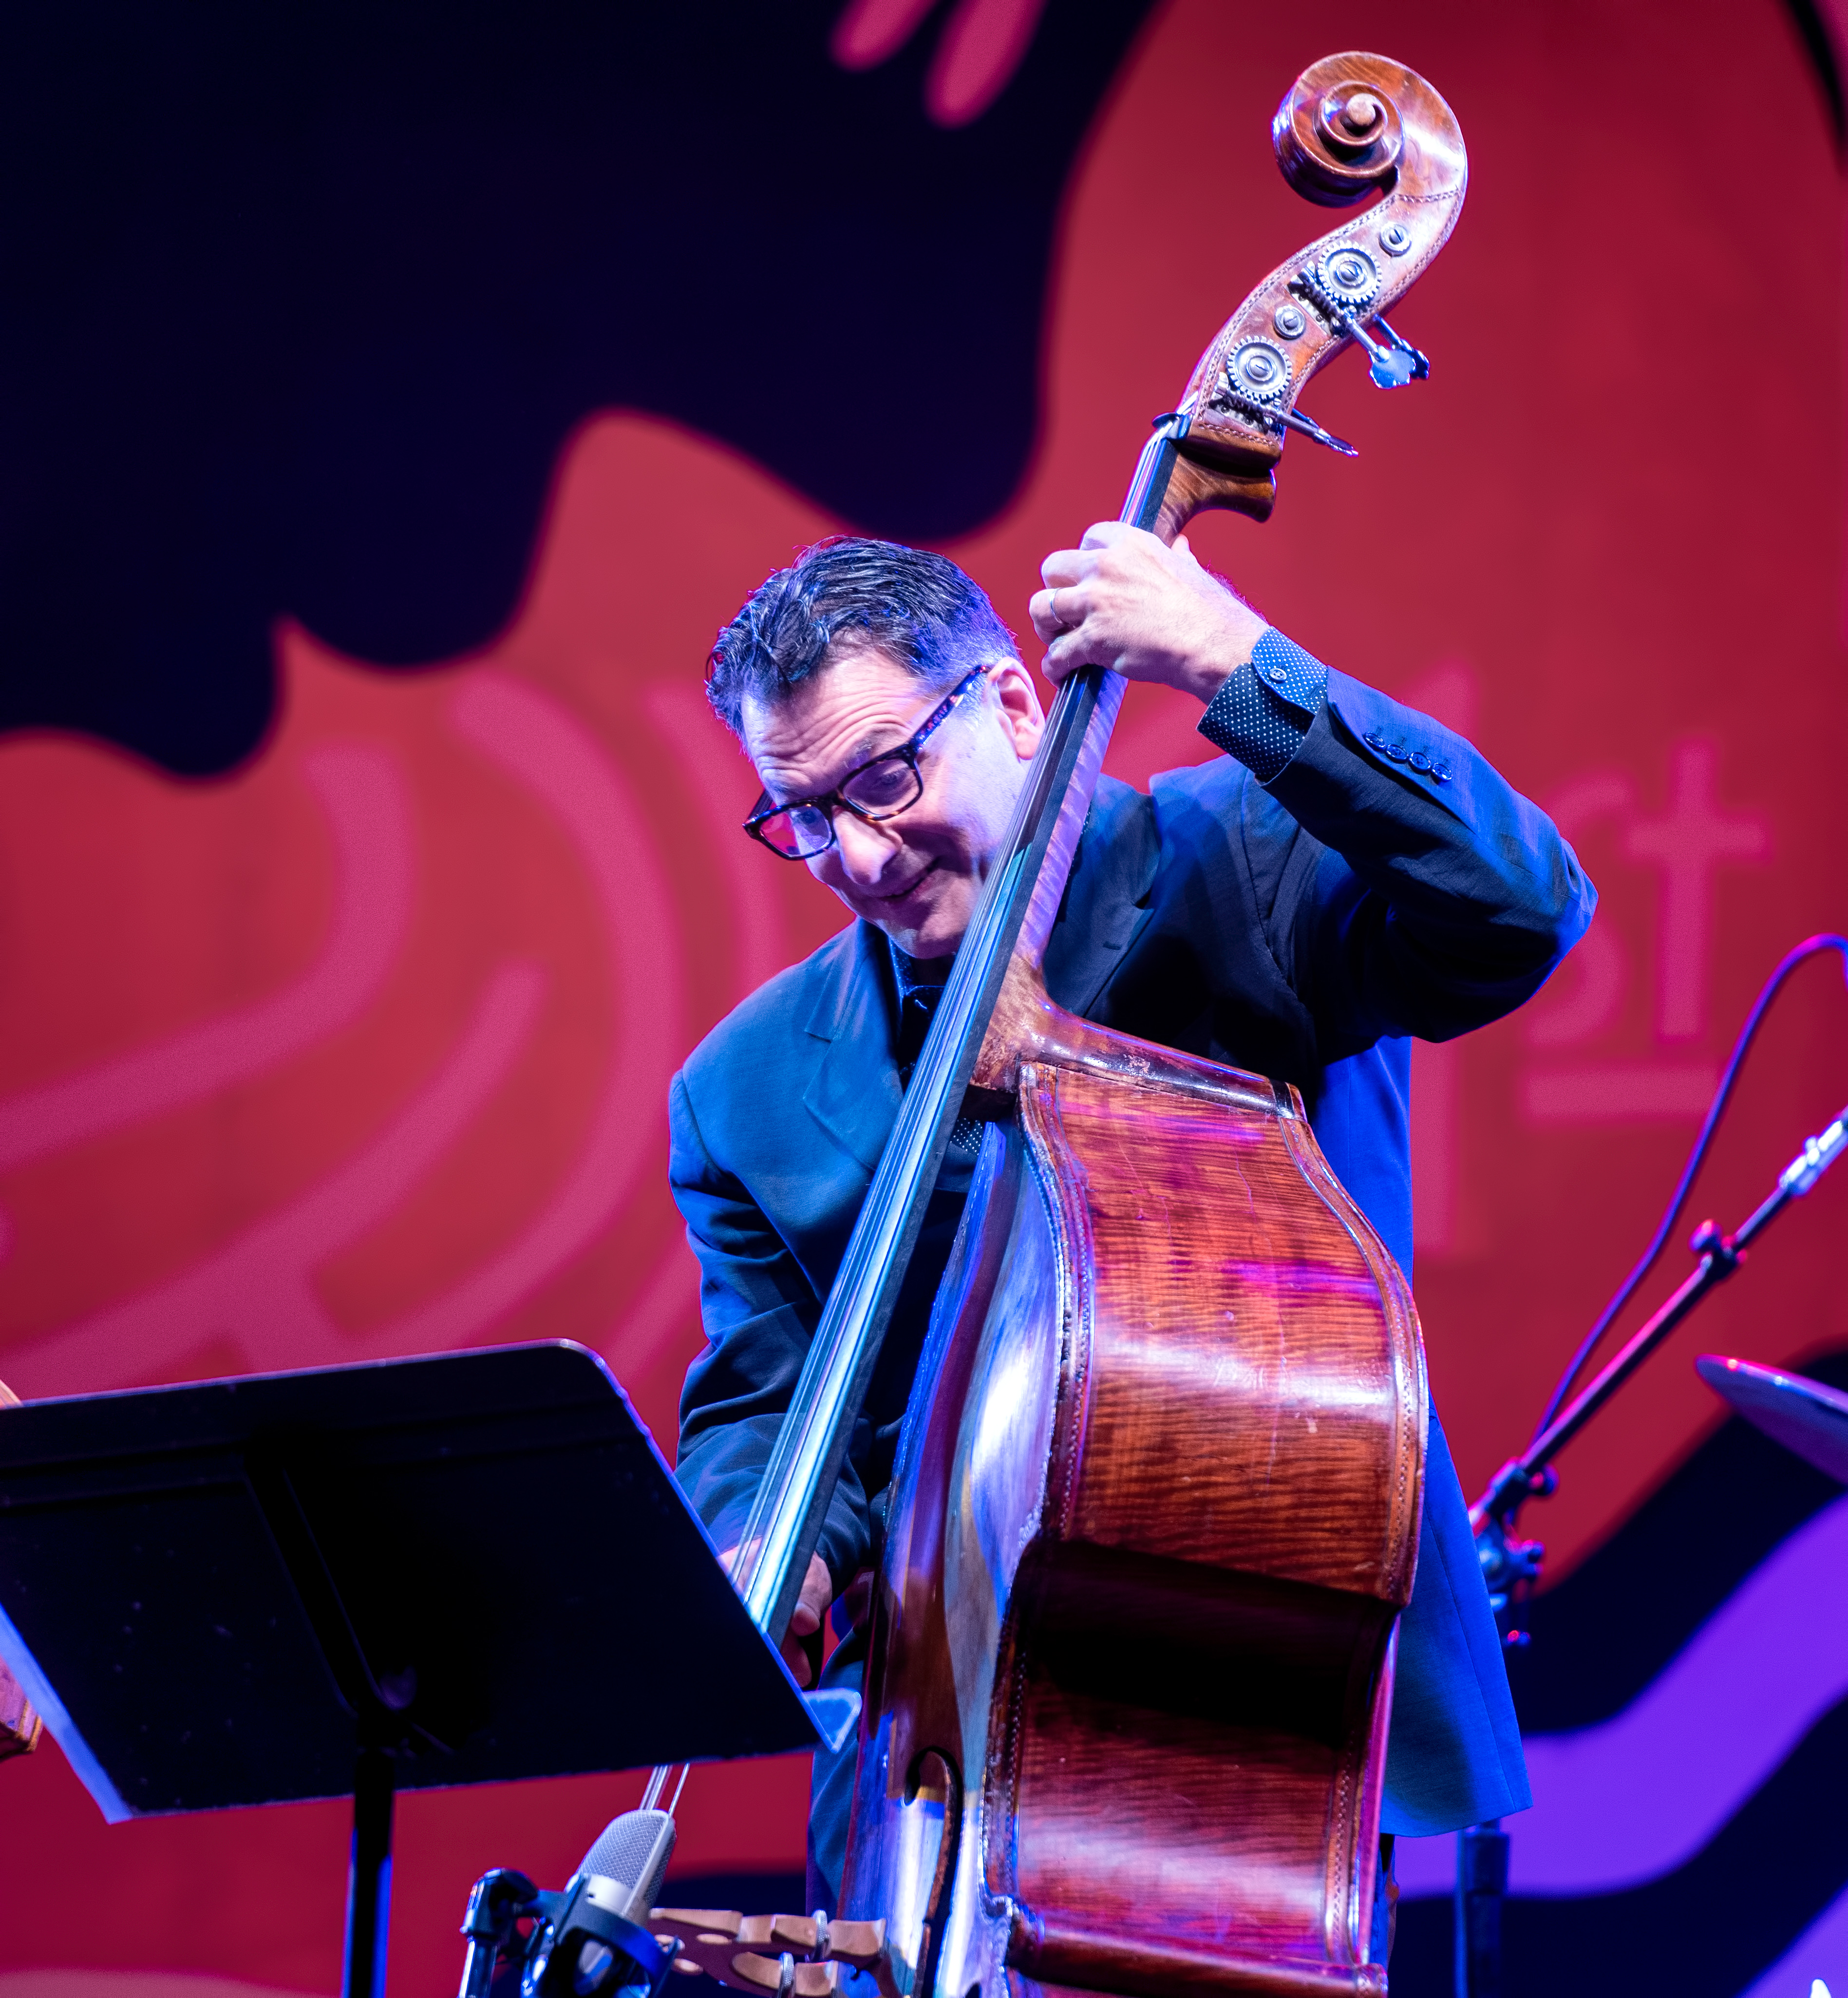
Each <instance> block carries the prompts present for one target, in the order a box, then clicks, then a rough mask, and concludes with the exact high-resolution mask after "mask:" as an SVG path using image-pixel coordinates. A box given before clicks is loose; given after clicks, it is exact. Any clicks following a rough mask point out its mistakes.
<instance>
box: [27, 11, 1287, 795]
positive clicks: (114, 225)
mask: <svg viewBox="0 0 1848 1998" xmlns="http://www.w3.org/2000/svg"><path fill="white" fill-rule="evenodd" d="M840 4H841V0H788V4H785V5H779V6H776V7H765V6H763V5H758V4H752V0H718V4H716V5H709V6H704V7H697V8H694V7H678V6H672V5H655V6H652V7H650V8H648V9H642V8H641V7H613V6H610V5H596V4H579V5H537V6H530V7H521V8H509V7H498V8H490V7H486V6H483V5H479V4H476V5H466V4H465V5H461V6H457V5H447V6H443V7H438V6H437V5H434V0H413V4H409V5H397V6H385V7H381V6H379V5H376V4H364V5H361V4H360V0H330V4H329V5H323V6H321V7H318V8H315V9H291V10H286V11H285V10H284V9H279V8H271V9H251V8H249V7H248V6H244V5H231V4H230V0H206V4H203V5H198V6H194V7H185V8H182V7H178V6H173V5H168V6H165V7H161V8H158V9H150V8H145V7H133V6H130V5H126V4H125V0H100V4H98V5H92V6H90V7H88V8H63V7H54V8H41V9H29V8H17V9H12V10H10V12H9V17H8V19H7V20H6V22H5V27H4V30H3V31H0V75H3V76H4V78H5V85H4V97H3V98H0V105H3V116H0V181H3V184H4V185H5V187H6V188H7V189H8V192H9V199H8V201H7V202H6V204H5V209H4V210H3V211H0V253H3V255H4V268H5V295H6V302H5V309H4V314H3V316H0V383H3V384H4V387H3V388H0V728H19V727H21V726H23V725H28V724H51V725H57V726H63V727H67V728H78V729H82V730H86V731H90V732H92V733H93V734H95V735H101V736H103V737H105V738H109V739H110V740H112V741H116V742H118V743H120V744H123V745H125V746H126V747H128V748H133V749H134V750H136V751H139V752H140V753H141V754H143V755H146V756H148V757H150V758H153V759H155V760H156V761H157V762H160V763H162V764H164V765H165V766H167V767H168V769H171V770H174V771H176V772H181V773H213V772H217V771H221V770H223V769H226V768H227V767H229V766H230V765H231V764H233V762H236V761H237V759H239V758H240V757H242V756H243V755H246V754H247V752H249V751H250V748H252V747H253V745H254V744H255V743H256V742H257V740H258V738H259V737H260V735H261V732H262V731H263V729H264V726H265V724H266V723H267V721H268V717H269V714H270V710H271V700H272V689H271V638H270V634H271V627H272V622H273V620H274V619H275V617H277V616H278V614H282V613H285V612H286V613H288V614H292V615H294V616H295V617H299V618H300V619H302V621H303V622H304V623H305V624H306V625H307V626H308V627H309V628H310V629H311V630H312V631H314V632H315V633H316V634H317V635H319V636H320V637H321V638H324V639H326V640H327V641H330V643H332V644H333V645H336V646H337V647H339V648H342V649H343V650H345V651H347V652H351V653H353V654H354V655H358V657H360V658H362V659H367V660H369V661H373V662H378V663H379V664H381V665H416V664H419V663H423V662H429V661H431V660H435V659H443V658H445V657H448V656H451V655H454V654H456V653H457V652H462V651H465V650H467V649H468V648H471V647H474V646H477V645H481V644H482V643H483V642H485V641H487V640H488V639H489V638H492V635H493V634H494V633H495V632H496V631H497V630H498V629H499V627H501V626H502V625H503V624H504V623H505V621H506V619H507V617H509V614H510V613H511V611H512V610H513V607H514V604H515V602H516V598H517V596H518V593H519V590H520V585H521V582H522V581H523V578H524V576H525V574H526V572H527V566H528V564H529V562H530V558H531V554H532V550H533V544H534V531H535V529H536V527H537V523H538V520H539V515H540V511H541V506H542V504H543V502H544V495H545V493H546V489H547V483H548V481H549V479H550V478H551V474H552V472H553V468H554V465H555V463H556V461H557V459H558V453H559V450H560V448H561V445H562V444H564V442H565V440H566V439H567V437H568V436H569V434H570V433H571V431H572V429H573V428H574V427H575V426H576V425H577V424H579V423H580V422H582V420H584V418H585V417H587V416H588V415H589V414H590V413H592V412H593V411H595V410H599V409H605V408H609V407H612V406H628V407H632V408H638V409H643V410H653V411H656V412H658V413H662V414H664V415H667V416H670V417H677V418H679V419H682V420H684V421H686V422H687V423H691V424H695V425H697V426H698V427H699V428H700V429H701V430H704V431H706V432H708V433H710V434H714V435H717V436H718V437H723V438H724V439H727V440H728V441H731V443H733V444H736V445H737V446H738V447H739V448H741V449H742V450H744V451H747V452H748V453H749V454H751V455H752V456H753V457H754V458H757V459H758V461H761V462H762V463H763V464H765V465H768V466H769V468H771V469H772V471H774V472H777V473H779V474H780V475H782V477H783V478H785V479H788V480H789V481H790V482H792V483H793V484H794V485H796V486H798V487H800V489H802V490H803V491H804V492H806V493H808V494H810V496H813V498H814V499H816V500H818V501H819V502H820V503H821V504H822V505H823V506H826V507H827V508H829V509H831V510H834V511H835V512H837V513H839V514H840V515H841V516H842V517H844V518H845V519H847V520H850V521H851V522H853V523H854V524H856V525H858V526H860V527H865V528H867V529H870V530H872V531H875V532H879V533H885V534H893V535H896V536H901V537H906V538H919V539H922V538H941V537H943V536H946V535H948V534H953V533H956V532H959V531H962V530H964V529H966V528H969V527H972V526H973V525H975V524H976V523H978V522H979V521H980V520H983V519H984V518H986V517H988V516H990V514H992V513H994V512H995V511H996V510H997V509H998V508H1000V506H1002V505H1003V503H1005V501H1006V500H1007V496H1008V495H1009V493H1010V491H1011V490H1012V489H1013V487H1014V484H1015V482H1016V481H1017V479H1018V477H1019V475H1020V474H1021V470H1022V468H1023V467H1024V463H1025V461H1026V457H1027V453H1028V449H1029V448H1030V445H1031V440H1032V435H1033V432H1034V428H1035V422H1036V419H1037V413H1038V412H1037V399H1038V379H1037V378H1038V359H1039V345H1040V322H1041V307H1042V301H1043V296H1044V291H1045V278H1046V273H1047V268H1048V260H1049V254H1050V250H1051V244H1052V230H1053V225H1054V221H1055V213H1056V210H1057V207H1058V204H1059V199H1060V197H1061V195H1062V191H1063V188H1064V186H1065V183H1066V178H1067V175H1068V174H1069V169H1070V167H1071V164H1072V161H1073V157H1074V156H1075V154H1076V150H1077V148H1078V146H1079V142H1080V140H1082V138H1083V135H1084V133H1085V132H1086V129H1087V128H1088V126H1089V125H1090V122H1091V119H1092V118H1093V114H1094V113H1095V112H1096V109H1097V105H1098V103H1099V102H1100V99H1101V98H1102V96H1103V94H1104V90H1105V88H1107V85H1108V84H1109V81H1110V80H1111V77H1112V75H1113V74H1114V72H1115V71H1116V69H1117V65H1118V64H1119V62H1120V61H1121V58H1122V57H1123V54H1124V50H1125V49H1126V48H1127V47H1128V43H1129V42H1130V40H1131V37H1132V36H1133V35H1134V33H1135V30H1136V29H1137V28H1138V26H1139V24H1140V22H1141V21H1142V18H1143V16H1144V14H1145V12H1146V11H1147V7H1148V4H1149V0H1052V5H1050V6H1049V7H1048V9H1047V11H1046V14H1045V18H1044V19H1043V20H1042V21H1041V25H1040V27H1039V30H1038V35H1037V36H1036V38H1035V41H1034V43H1033V46H1032V47H1031V50H1030V51H1029V53H1028V57H1027V58H1026V60H1025V61H1024V64H1023V65H1022V66H1021V69H1020V70H1019V71H1018V72H1017V74H1016V75H1015V76H1014V79H1013V81H1011V82H1010V84H1009V85H1008V86H1007V88H1006V89H1005V91H1004V92H1003V94H1002V95H1001V96H1000V99H998V100H997V102H996V103H995V105H993V108H992V109H990V110H989V111H988V112H986V113H985V114H984V115H983V116H982V117H980V118H979V119H976V121H975V122H973V123H971V124H969V125H968V126H965V127H964V128H962V129H961V130H954V131H946V130H941V129H939V128H938V127H936V126H933V125H932V124H931V123H930V122H929V121H928V119H927V118H926V116H925V115H924V109H923V81H924V72H925V70H926V68H927V64H928V61H929V59H930V56H931V52H932V50H933V47H934V43H935V40H936V34H937V30H938V26H939V25H940V23H941V16H942V13H943V12H944V11H945V10H944V9H942V8H941V7H940V8H939V9H938V15H937V16H936V18H934V19H933V20H932V21H931V22H927V23H926V24H925V26H924V28H923V29H922V30H921V32H920V33H918V34H917V35H915V36H914V37H913V38H912V40H911V41H910V43H909V45H908V46H907V47H906V49H905V50H903V52H902V53H901V54H900V55H899V56H898V57H896V58H894V59H893V60H891V61H889V62H888V63H886V64H884V65H883V66H882V67H879V68H876V69H873V70H871V71H865V72H863V73H861V74H849V73H847V72H845V71H842V70H841V69H839V68H838V67H836V66H835V65H834V63H833V62H832V61H831V59H830V57H829V56H828V54H827V36H828V32H829V29H830V28H831V26H832V24H833V22H834V17H835V16H836V14H837V13H838V11H839V6H840ZM1287 80H1288V79H1287V78H1285V79H1283V80H1282V81H1287Z"/></svg>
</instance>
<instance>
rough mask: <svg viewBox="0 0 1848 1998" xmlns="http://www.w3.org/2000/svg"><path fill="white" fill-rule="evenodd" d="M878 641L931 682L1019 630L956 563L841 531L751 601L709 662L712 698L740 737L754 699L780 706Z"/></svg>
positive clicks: (1013, 651) (986, 655) (1008, 653)
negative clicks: (835, 663) (835, 662)
mask: <svg viewBox="0 0 1848 1998" xmlns="http://www.w3.org/2000/svg"><path fill="white" fill-rule="evenodd" d="M862 646H876V647H877V648H879V651H880V652H883V653H885V654H886V655H888V656H889V658H891V659H896V661H897V662H899V664H900V665H903V666H905V667H907V668H909V669H910V671H911V672H914V673H915V674H917V676H918V678H919V679H921V680H923V681H924V682H926V683H927V684H929V685H931V686H948V685H949V684H950V683H952V682H954V681H956V680H959V679H961V678H962V676H963V675H964V674H965V673H967V672H972V671H973V670H974V669H976V667H977V666H979V665H983V664H985V663H986V662H987V661H989V660H990V659H1018V658H1019V657H1020V651H1019V648H1018V647H1017V646H1016V645H1015V644H1014V634H1012V632H1010V631H1009V630H1008V628H1007V626H1006V625H1005V624H1003V623H1002V622H1001V620H1000V618H999V617H997V616H996V614H995V607H994V606H993V604H992V603H990V602H989V600H988V599H987V597H986V596H984V595H983V593H982V591H981V590H980V589H979V588H978V587H977V586H976V585H975V584H974V583H973V582H971V581H970V580H969V578H968V577H967V576H965V575H964V574H963V572H962V570H961V569H959V568H958V567H957V566H956V565H955V563H954V562H951V561H949V560H948V558H946V557H945V556H943V555H932V554H931V553H930V552H929V551H928V550H927V549H924V548H905V547H903V546H902V545H901V544H900V543H898V542H896V541H869V540H866V539H865V538H862V537H860V536H858V535H853V534H836V535H834V536H832V537H831V538H829V539H828V540H827V541H817V543H816V544H815V545H814V546H813V548H804V549H803V551H802V552H801V554H800V555H798V556H797V557H796V559H795V561H794V562H792V563H791V564H790V565H789V567H788V568H787V569H779V570H778V571H777V572H776V573H775V575H774V576H770V577H768V578H767V579H765V581H764V582H762V583H760V584H759V585H758V587H757V588H756V589H754V590H753V591H752V592H751V594H750V596H748V597H747V598H746V599H745V600H744V608H743V609H742V610H741V611H740V612H739V613H738V614H737V617H734V618H733V619H732V620H731V623H730V624H727V626H726V627H725V628H724V631H721V632H720V634H719V637H718V642H717V644H716V645H714V646H713V648H712V656H711V658H710V660H709V661H708V662H707V663H706V699H707V700H710V702H711V703H712V706H713V713H714V714H717V716H718V717H719V719H720V721H722V722H724V724H725V726H726V727H727V728H729V729H730V730H731V732H732V733H733V735H742V734H743V732H744V703H745V701H746V700H756V701H760V702H762V703H765V705H767V706H770V707H774V706H775V705H776V704H777V703H779V701H783V700H787V699H788V698H789V693H790V690H792V689H793V688H795V687H797V686H800V685H801V684H802V683H803V681H804V680H806V679H810V677H812V676H813V675H814V674H815V673H817V672H820V669H822V667H824V665H827V664H828V663H829V662H830V661H831V659H836V658H838V657H839V656H840V655H841V654H842V653H844V652H854V651H857V650H858V649H859V648H861V647H862Z"/></svg>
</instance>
